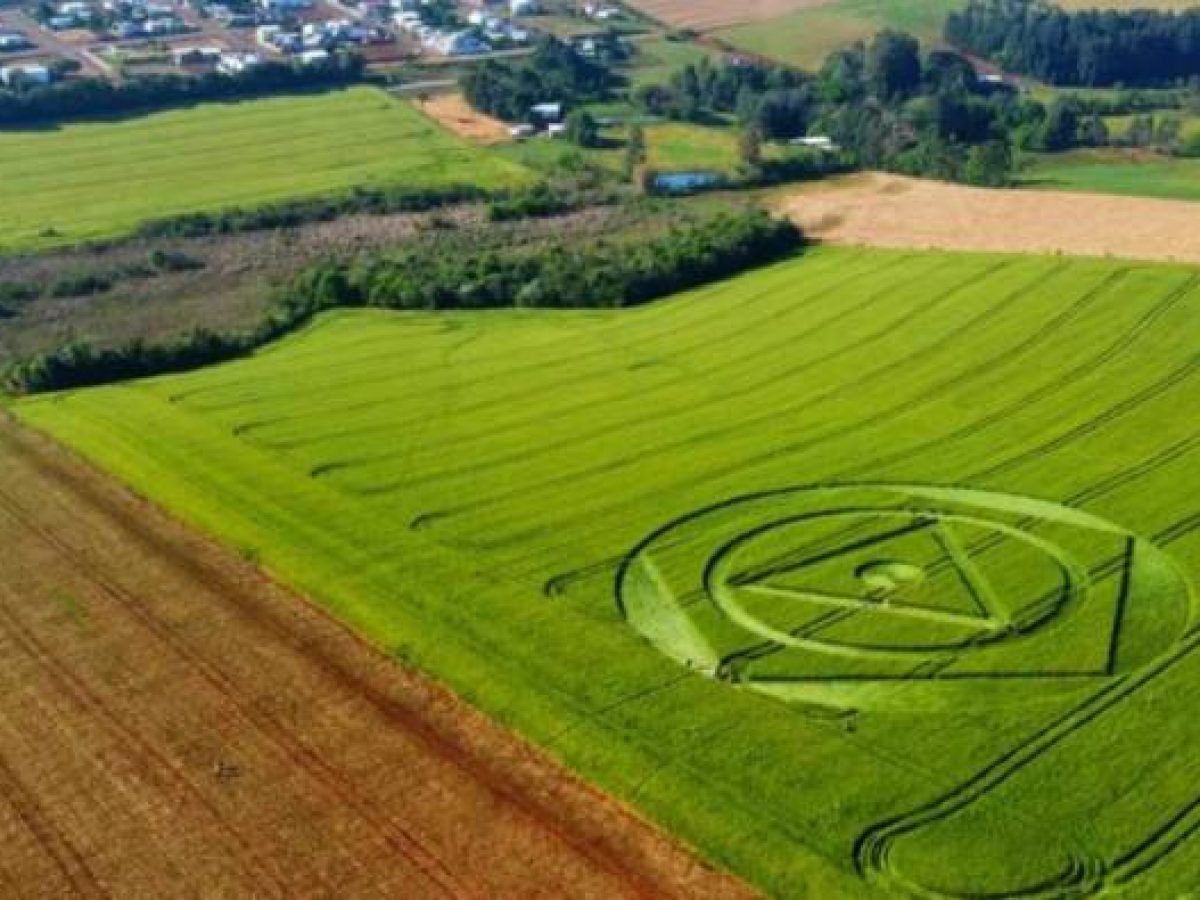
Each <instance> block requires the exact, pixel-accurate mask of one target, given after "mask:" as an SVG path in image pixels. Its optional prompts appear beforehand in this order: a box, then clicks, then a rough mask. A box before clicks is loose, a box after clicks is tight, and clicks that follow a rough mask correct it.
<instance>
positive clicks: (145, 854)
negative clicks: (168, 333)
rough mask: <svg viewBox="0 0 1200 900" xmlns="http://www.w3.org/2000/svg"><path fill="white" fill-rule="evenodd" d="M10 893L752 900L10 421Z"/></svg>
mask: <svg viewBox="0 0 1200 900" xmlns="http://www.w3.org/2000/svg"><path fill="white" fill-rule="evenodd" d="M0 547H2V548H3V550H2V551H0V697H3V703H0V894H3V895H4V896H6V897H15V896H56V897H58V896H67V895H84V896H100V895H116V896H134V895H136V896H144V897H153V896H160V897H161V896H181V895H197V896H199V895H204V896H217V895H221V896H235V895H241V896H247V895H249V894H251V893H254V894H256V895H258V896H334V895H337V896H364V895H371V896H376V895H390V896H403V897H407V898H413V897H427V896H446V895H449V896H457V897H461V896H518V895H520V896H539V895H542V896H564V895H570V896H581V895H589V896H661V895H677V896H688V897H696V896H710V897H716V896H738V895H741V894H743V893H744V890H743V889H742V888H741V887H740V886H738V885H736V884H735V883H734V882H732V881H730V880H727V879H726V878H724V877H723V876H720V875H717V874H715V873H713V872H712V871H711V870H709V869H707V868H705V867H703V866H702V865H700V864H699V863H697V862H695V861H694V860H693V859H692V858H691V857H690V856H688V855H687V854H686V853H684V852H682V851H681V850H679V849H678V848H676V847H675V846H674V845H673V844H671V843H670V842H668V841H667V840H666V839H665V838H663V837H662V836H660V835H659V834H658V833H657V832H655V831H654V830H652V829H651V828H650V827H648V826H647V825H645V824H643V823H642V822H641V821H640V820H638V819H636V818H635V817H633V816H632V815H631V814H630V813H628V812H626V811H625V810H624V809H623V808H622V807H620V806H618V805H617V804H616V803H615V802H613V801H611V800H609V799H608V798H607V797H604V796H603V795H601V794H599V793H598V792H596V791H593V790H592V789H590V788H588V787H585V786H583V785H582V784H580V783H579V782H577V781H575V780H573V779H572V778H570V777H569V776H567V775H566V774H565V773H564V772H563V771H562V770H560V769H559V768H558V767H557V766H556V765H555V764H553V763H551V762H549V761H548V760H547V759H546V758H545V757H542V756H540V755H539V754H537V753H535V752H534V751H532V750H531V749H529V748H528V747H527V746H526V745H524V744H523V743H521V742H520V741H519V740H517V739H516V738H514V737H513V736H512V735H510V734H509V733H508V732H506V731H504V730H502V729H500V728H499V727H497V726H495V725H492V724H491V723H489V722H487V721H485V720H483V719H482V718H481V717H480V716H478V715H477V714H475V713H474V712H473V711H471V710H470V709H468V708H467V707H466V706H464V705H463V704H462V703H461V702H459V701H457V700H456V699H455V698H453V697H451V696H450V695H449V694H447V693H446V692H444V691H442V690H441V689H439V688H437V687H435V686H433V685H431V684H430V683H428V682H426V681H425V680H423V679H421V678H419V677H417V676H415V675H413V674H411V673H410V672H408V671H407V670H405V669H404V668H403V667H402V666H401V665H399V664H398V663H397V662H395V661H394V660H391V659H388V658H387V657H385V656H383V655H382V654H379V653H377V652H375V651H374V650H372V649H371V648H369V647H368V646H367V645H366V644H364V643H362V642H361V641H360V640H358V639H357V638H356V637H355V636H354V635H352V634H351V633H350V632H348V631H347V630H345V629H344V628H342V627H341V626H340V625H337V624H336V623H334V622H333V621H332V620H330V619H328V618H327V617H326V616H325V615H323V614H322V613H320V612H319V611H317V610H316V609H315V608H313V607H311V606H309V605H307V604H306V603H305V602H304V601H302V600H301V599H299V598H297V597H295V596H293V595H291V594H288V593H286V592H285V591H283V590H282V589H281V588H279V587H277V586H276V585H275V584H274V583H272V582H270V581H269V580H267V579H266V578H264V577H263V576H262V575H261V574H260V573H259V572H258V570H257V569H256V568H255V567H253V566H252V565H250V564H249V563H248V562H246V561H243V560H241V559H239V558H237V557H235V556H231V555H230V554H228V553H227V552H225V551H223V550H221V549H220V548H218V547H217V546H215V545H213V544H210V543H208V542H207V541H205V540H203V539H201V538H199V537H197V536H196V535H194V534H193V533H192V532H190V531H188V530H187V529H185V528H183V527H181V526H179V525H178V524H176V523H174V522H173V521H171V520H169V519H168V518H166V517H165V516H164V515H162V514H160V513H158V512H157V511H156V510H154V509H153V508H151V507H149V506H148V505H147V504H144V503H142V502H141V501H140V500H138V499H137V498H136V497H134V496H133V495H132V494H130V493H128V492H126V491H124V490H123V489H121V488H119V487H117V486H116V485H115V484H113V483H111V482H109V481H108V480H107V479H105V478H104V477H102V476H100V475H99V474H97V473H95V472H93V471H92V470H91V469H89V468H87V467H86V466H84V465H83V464H82V463H80V462H78V461H77V460H75V459H74V458H73V457H70V456H69V455H68V454H66V453H65V452H64V451H62V450H60V449H59V448H57V447H55V446H54V445H52V444H50V443H49V442H47V441H45V440H43V439H41V438H39V437H37V436H35V435H32V434H30V433H28V432H25V431H23V430H21V429H19V428H18V427H16V426H14V425H12V424H11V423H9V422H8V421H7V420H6V419H3V418H0Z"/></svg>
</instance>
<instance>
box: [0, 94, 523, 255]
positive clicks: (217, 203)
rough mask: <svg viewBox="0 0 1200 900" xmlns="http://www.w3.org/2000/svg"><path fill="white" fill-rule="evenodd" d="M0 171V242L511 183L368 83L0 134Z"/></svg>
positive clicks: (498, 164) (509, 168) (515, 174)
mask: <svg viewBox="0 0 1200 900" xmlns="http://www.w3.org/2000/svg"><path fill="white" fill-rule="evenodd" d="M0 170H2V171H3V173H4V177H3V178H2V179H0V207H2V208H3V209H4V212H5V214H4V217H3V219H2V220H0V249H2V250H12V249H27V248H31V247H36V246H42V245H49V244H55V243H67V242H70V241H77V240H81V239H85V238H95V237H105V236H110V235H114V234H119V233H122V232H125V231H127V230H129V229H130V228H132V227H133V226H135V225H136V224H137V223H138V222H139V221H142V220H144V219H147V218H152V217H155V216H163V215H169V214H174V213H182V212H190V211H194V210H200V209H213V208H220V207H223V206H230V205H253V204H255V203H260V202H263V201H269V200H280V199H283V198H287V197H295V196H304V195H313V194H321V193H329V192H335V191H339V190H344V189H346V188H349V187H352V186H354V185H361V184H375V185H380V184H411V185H413V186H416V187H422V186H436V185H444V184H450V183H462V182H467V181H470V182H473V183H477V184H481V185H484V186H491V185H502V184H506V183H512V182H516V181H518V180H520V179H521V178H523V177H524V175H523V173H522V171H521V170H520V169H519V168H518V167H516V166H514V165H512V164H511V163H509V162H506V161H503V160H498V159H496V158H493V157H491V156H489V155H488V154H487V153H486V152H484V151H482V150H479V149H476V148H473V147H471V146H469V145H467V144H466V143H464V142H462V141H460V140H459V139H458V138H456V137H454V136H452V135H450V134H449V133H447V132H445V131H443V130H442V129H441V128H439V127H438V126H436V125H435V124H434V123H432V122H431V121H430V120H428V119H426V118H425V117H424V116H422V115H421V114H420V113H418V112H417V111H416V110H415V109H413V107H411V106H410V105H408V104H407V103H404V102H402V101H399V100H396V99H394V98H392V97H390V96H388V95H387V94H385V93H383V92H382V91H378V90H375V89H373V88H352V89H349V90H345V91H338V92H333V93H326V94H314V95H306V96H299V97H278V98H271V99H266V100H254V101H247V102H242V103H228V104H225V103H222V104H205V105H201V106H196V107H192V108H189V109H182V110H174V111H170V112H162V113H155V114H153V115H147V116H139V117H136V118H129V119H122V120H117V121H111V122H83V123H74V124H67V125H62V126H58V127H54V128H50V129H46V130H30V131H7V132H2V133H0Z"/></svg>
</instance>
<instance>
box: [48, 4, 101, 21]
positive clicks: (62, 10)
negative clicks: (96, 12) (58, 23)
mask: <svg viewBox="0 0 1200 900" xmlns="http://www.w3.org/2000/svg"><path fill="white" fill-rule="evenodd" d="M55 11H56V12H57V13H58V14H59V15H60V16H74V17H75V18H76V19H90V18H91V16H92V4H90V3H84V2H82V0H69V2H67V3H60V4H58V7H57V9H56V10H55Z"/></svg>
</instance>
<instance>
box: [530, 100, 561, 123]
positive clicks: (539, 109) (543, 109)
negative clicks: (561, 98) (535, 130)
mask: <svg viewBox="0 0 1200 900" xmlns="http://www.w3.org/2000/svg"><path fill="white" fill-rule="evenodd" d="M529 112H530V114H531V115H532V116H533V117H534V118H535V119H541V120H542V121H543V122H557V121H558V120H559V119H561V118H562V114H563V108H562V104H561V103H535V104H534V105H533V106H531V107H529Z"/></svg>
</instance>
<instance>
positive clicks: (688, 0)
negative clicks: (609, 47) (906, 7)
mask: <svg viewBox="0 0 1200 900" xmlns="http://www.w3.org/2000/svg"><path fill="white" fill-rule="evenodd" d="M832 2H834V0H741V2H739V3H731V2H729V0H630V6H633V7H635V8H636V9H639V10H641V11H642V12H644V13H646V15H648V16H651V17H652V18H654V19H657V20H658V21H659V22H662V23H664V24H666V25H670V26H672V27H674V28H690V29H692V30H693V31H715V30H716V29H718V28H728V27H729V26H730V25H742V24H745V23H746V22H765V21H767V20H769V19H777V18H779V17H780V16H786V15H787V14H788V13H792V12H795V11H796V10H798V9H812V8H814V7H818V6H828V5H829V4H830V3H832Z"/></svg>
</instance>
